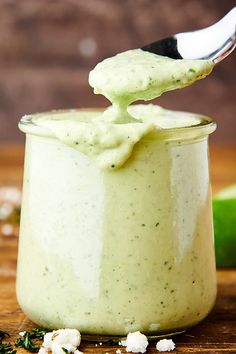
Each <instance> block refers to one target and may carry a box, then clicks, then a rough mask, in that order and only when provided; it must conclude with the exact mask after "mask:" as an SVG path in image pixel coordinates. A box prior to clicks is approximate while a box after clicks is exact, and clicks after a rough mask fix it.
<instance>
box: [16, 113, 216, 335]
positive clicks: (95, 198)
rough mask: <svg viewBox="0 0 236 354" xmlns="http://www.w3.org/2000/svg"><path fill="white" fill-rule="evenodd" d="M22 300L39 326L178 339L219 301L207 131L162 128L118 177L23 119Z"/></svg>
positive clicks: (210, 125)
mask: <svg viewBox="0 0 236 354" xmlns="http://www.w3.org/2000/svg"><path fill="white" fill-rule="evenodd" d="M20 129H21V130H22V131H24V132H25V133H26V151H25V170H24V186H23V201H22V213H21V225H20V242H19V255H18V268H17V297H18V301H19V303H20V306H21V307H22V309H23V311H24V312H25V313H26V314H27V316H28V317H29V318H30V319H31V320H32V321H34V322H35V323H37V324H38V325H40V326H44V327H47V328H66V327H71V328H78V329H79V330H80V331H81V332H82V333H84V334H87V335H90V336H92V335H102V336H105V335H112V336H122V335H125V334H127V333H128V332H130V331H134V330H140V331H141V332H143V333H145V334H147V335H150V336H153V335H155V336H156V335H161V334H164V333H175V332H180V331H183V330H186V329H187V328H189V327H191V326H193V325H195V324H197V323H198V322H199V321H201V320H202V319H203V318H204V317H206V315H207V314H208V313H209V311H210V310H211V308H212V306H213V304H214V301H215V296H216V276H215V259H214V245H213V228H212V210H211V188H210V182H209V166H208V134H209V133H211V132H212V131H214V130H215V123H214V122H212V121H211V120H209V119H207V118H206V117H201V124H199V125H196V126H190V127H186V128H175V129H163V130H160V131H159V132H158V133H157V134H155V136H147V137H146V138H143V139H142V140H141V141H140V142H139V143H138V144H136V146H135V148H134V150H133V153H132V156H131V157H130V159H129V160H128V161H127V162H126V163H125V165H124V166H123V167H121V168H120V169H118V170H116V171H104V170H101V169H99V167H97V166H96V164H95V163H94V162H93V160H91V159H90V158H89V157H87V156H85V155H84V154H82V153H80V152H78V151H76V150H75V149H73V148H71V147H69V146H67V145H65V144H63V143H62V142H60V141H59V140H58V139H56V138H55V137H54V136H53V135H52V134H51V133H50V132H49V131H47V130H46V129H43V128H39V127H37V126H35V125H34V124H33V123H32V122H31V120H30V119H27V118H23V119H22V120H21V123H20Z"/></svg>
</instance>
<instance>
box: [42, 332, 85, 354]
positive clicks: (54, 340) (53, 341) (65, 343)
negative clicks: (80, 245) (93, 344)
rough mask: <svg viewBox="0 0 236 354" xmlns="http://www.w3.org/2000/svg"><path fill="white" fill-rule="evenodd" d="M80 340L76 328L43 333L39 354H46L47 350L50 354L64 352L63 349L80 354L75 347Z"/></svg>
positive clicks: (61, 353) (62, 353) (63, 353)
mask: <svg viewBox="0 0 236 354" xmlns="http://www.w3.org/2000/svg"><path fill="white" fill-rule="evenodd" d="M80 342H81V335H80V332H79V331H78V330H77V329H58V330H56V331H52V332H48V333H46V334H45V336H44V341H43V345H42V347H41V348H40V350H39V354H46V353H48V352H49V351H51V352H52V354H65V351H67V352H68V353H75V354H80V352H79V350H77V349H76V348H77V347H78V346H79V345H80Z"/></svg>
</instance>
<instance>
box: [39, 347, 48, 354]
mask: <svg viewBox="0 0 236 354" xmlns="http://www.w3.org/2000/svg"><path fill="white" fill-rule="evenodd" d="M47 353H48V351H47V350H46V349H45V348H44V347H41V348H40V349H39V352H38V354H47Z"/></svg>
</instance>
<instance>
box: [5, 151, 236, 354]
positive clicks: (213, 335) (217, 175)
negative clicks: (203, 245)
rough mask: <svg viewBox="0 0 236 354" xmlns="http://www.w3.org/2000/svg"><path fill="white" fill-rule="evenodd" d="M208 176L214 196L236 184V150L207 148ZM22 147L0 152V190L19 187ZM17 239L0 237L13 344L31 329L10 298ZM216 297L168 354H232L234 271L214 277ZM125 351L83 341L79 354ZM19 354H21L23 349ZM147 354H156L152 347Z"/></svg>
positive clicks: (235, 297)
mask: <svg viewBox="0 0 236 354" xmlns="http://www.w3.org/2000/svg"><path fill="white" fill-rule="evenodd" d="M210 151H211V172H212V182H213V191H214V192H216V191H217V190H219V189H220V188H222V187H225V186H227V185H229V184H232V183H235V182H236V164H235V155H236V146H212V147H211V149H210ZM22 166H23V147H22V145H14V146H13V145H8V146H0V187H1V186H5V185H14V186H20V185H21V180H22ZM16 257H17V238H16V237H1V236H0V329H1V330H5V331H7V332H9V333H10V334H11V339H10V340H11V341H12V342H14V340H15V338H16V337H17V336H18V333H19V332H20V331H23V330H28V329H30V328H32V327H33V326H34V325H33V324H32V323H31V322H30V321H29V320H28V319H27V318H26V316H25V315H24V314H23V313H22V311H21V310H20V308H19V306H18V304H17V301H16V296H15V273H16ZM217 279H218V296H217V300H216V304H215V306H214V309H213V311H212V312H211V313H210V315H209V316H208V317H207V318H206V319H205V320H204V321H203V322H202V323H200V324H199V325H198V326H196V327H194V328H192V329H190V330H189V331H187V332H186V333H185V334H182V335H179V336H176V337H175V338H173V339H174V341H175V343H176V350H175V351H173V352H172V353H208V354H209V353H212V354H213V353H215V354H218V353H219V354H220V353H236V269H221V270H218V271H217ZM118 348H119V349H121V352H122V353H125V352H126V351H125V348H123V347H118V345H114V346H106V345H105V344H103V345H101V346H100V345H97V346H96V343H92V342H86V341H82V345H81V347H80V350H82V351H83V352H84V353H90V354H91V353H100V354H106V353H109V354H115V353H116V350H117V349H118ZM18 352H19V353H24V354H26V353H27V352H26V351H25V350H23V349H18ZM147 353H157V351H156V349H155V341H154V342H151V344H150V346H149V349H148V351H147Z"/></svg>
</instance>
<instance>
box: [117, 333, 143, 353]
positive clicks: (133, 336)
mask: <svg viewBox="0 0 236 354" xmlns="http://www.w3.org/2000/svg"><path fill="white" fill-rule="evenodd" d="M121 345H123V346H125V347H126V351H127V352H132V353H145V352H146V349H147V346H148V340H147V337H146V336H145V335H144V334H142V333H140V332H139V331H137V332H133V333H129V334H128V336H127V338H126V340H122V341H121Z"/></svg>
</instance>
